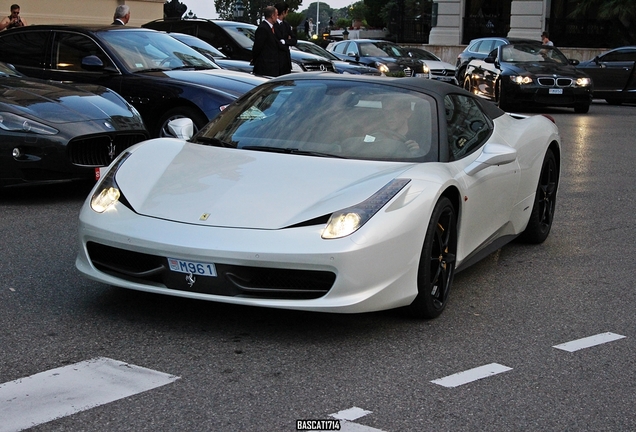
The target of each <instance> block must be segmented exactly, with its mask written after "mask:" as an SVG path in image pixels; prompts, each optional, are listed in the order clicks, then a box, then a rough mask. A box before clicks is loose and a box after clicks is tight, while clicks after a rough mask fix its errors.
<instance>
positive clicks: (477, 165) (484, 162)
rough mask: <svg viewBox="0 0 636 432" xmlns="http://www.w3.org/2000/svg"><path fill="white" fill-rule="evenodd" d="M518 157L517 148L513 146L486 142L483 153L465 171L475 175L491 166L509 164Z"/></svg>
mask: <svg viewBox="0 0 636 432" xmlns="http://www.w3.org/2000/svg"><path fill="white" fill-rule="evenodd" d="M516 159H517V150H515V149H513V148H512V147H510V146H507V145H504V144H492V143H491V144H486V145H485V146H484V148H483V150H482V151H481V154H480V155H479V156H478V157H477V159H475V161H474V162H473V163H471V164H470V165H468V166H467V167H466V168H465V169H464V172H465V173H466V174H468V175H474V174H477V173H478V172H479V171H482V170H484V169H486V168H489V167H491V166H495V165H505V164H509V163H512V162H514V161H515V160H516Z"/></svg>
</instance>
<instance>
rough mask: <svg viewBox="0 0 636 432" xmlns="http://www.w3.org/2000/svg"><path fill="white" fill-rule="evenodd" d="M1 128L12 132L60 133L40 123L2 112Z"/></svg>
mask: <svg viewBox="0 0 636 432" xmlns="http://www.w3.org/2000/svg"><path fill="white" fill-rule="evenodd" d="M0 128H1V129H4V130H6V131H12V132H29V133H34V134H38V135H55V134H57V133H58V132H59V131H58V130H57V129H54V128H52V127H50V126H47V125H45V124H42V123H40V122H37V121H34V120H31V119H28V118H26V117H22V116H20V115H17V114H13V113H10V112H0Z"/></svg>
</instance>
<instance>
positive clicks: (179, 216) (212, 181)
mask: <svg viewBox="0 0 636 432" xmlns="http://www.w3.org/2000/svg"><path fill="white" fill-rule="evenodd" d="M410 166H411V165H410V164H405V163H389V162H373V161H355V160H347V159H333V158H323V157H313V156H302V155H293V154H278V153H264V152H259V151H247V150H237V149H226V148H217V147H209V146H203V145H199V144H190V143H183V142H182V141H177V140H170V139H160V140H153V141H149V142H146V143H145V144H143V145H141V146H139V147H138V148H137V149H136V150H135V151H134V152H133V154H132V155H131V156H130V157H129V158H128V159H127V160H126V162H125V163H124V164H123V165H122V167H121V168H120V169H119V171H118V172H117V176H116V181H117V183H118V185H119V187H120V189H121V191H122V192H123V194H124V196H125V197H126V199H127V200H128V202H129V203H130V205H131V206H132V208H133V209H134V210H135V211H136V212H137V213H139V214H142V215H145V216H149V217H156V218H161V219H167V220H172V221H178V222H183V223H191V224H199V225H210V226H218V227H235V228H253V229H279V228H284V227H288V226H291V225H295V224H299V223H302V222H305V221H308V220H311V219H314V218H318V217H322V216H325V215H329V214H331V213H333V212H334V211H336V210H340V209H343V208H347V207H349V206H352V205H355V204H358V203H360V202H362V201H364V200H366V199H367V198H369V197H370V196H371V195H373V194H374V193H375V192H377V191H378V190H379V189H381V188H382V187H383V186H384V185H386V184H387V183H388V182H389V181H390V180H392V179H394V178H396V177H398V176H399V175H400V174H401V173H402V172H404V171H405V170H406V169H408V168H409V167H410ZM144 167H148V169H145V168H144Z"/></svg>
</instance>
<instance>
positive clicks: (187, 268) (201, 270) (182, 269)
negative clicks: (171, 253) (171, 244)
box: [168, 258, 216, 277]
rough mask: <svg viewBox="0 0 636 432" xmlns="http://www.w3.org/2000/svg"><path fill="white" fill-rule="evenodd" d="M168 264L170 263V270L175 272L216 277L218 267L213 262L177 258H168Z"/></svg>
mask: <svg viewBox="0 0 636 432" xmlns="http://www.w3.org/2000/svg"><path fill="white" fill-rule="evenodd" d="M168 265H170V270H172V271H175V272H179V273H188V274H189V273H192V274H195V275H201V276H214V277H216V267H215V266H214V264H212V263H201V262H194V261H185V260H180V259H176V258H168Z"/></svg>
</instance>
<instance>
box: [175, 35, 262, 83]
mask: <svg viewBox="0 0 636 432" xmlns="http://www.w3.org/2000/svg"><path fill="white" fill-rule="evenodd" d="M170 36H172V37H173V38H175V39H176V40H178V41H181V42H183V43H184V44H186V45H187V46H189V47H190V48H194V49H195V50H197V51H198V52H200V53H201V54H203V55H204V56H206V57H207V58H209V59H210V60H212V61H213V62H214V63H216V64H217V65H219V67H220V68H221V69H228V70H234V71H238V72H247V73H252V72H253V70H254V66H253V65H251V64H250V62H248V61H247V60H232V59H230V58H228V57H227V56H226V55H225V54H223V53H222V52H221V51H219V50H218V49H216V48H215V47H213V46H212V45H210V44H209V43H207V42H206V41H204V40H203V39H199V38H198V37H196V36H192V35H189V34H185V33H170Z"/></svg>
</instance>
